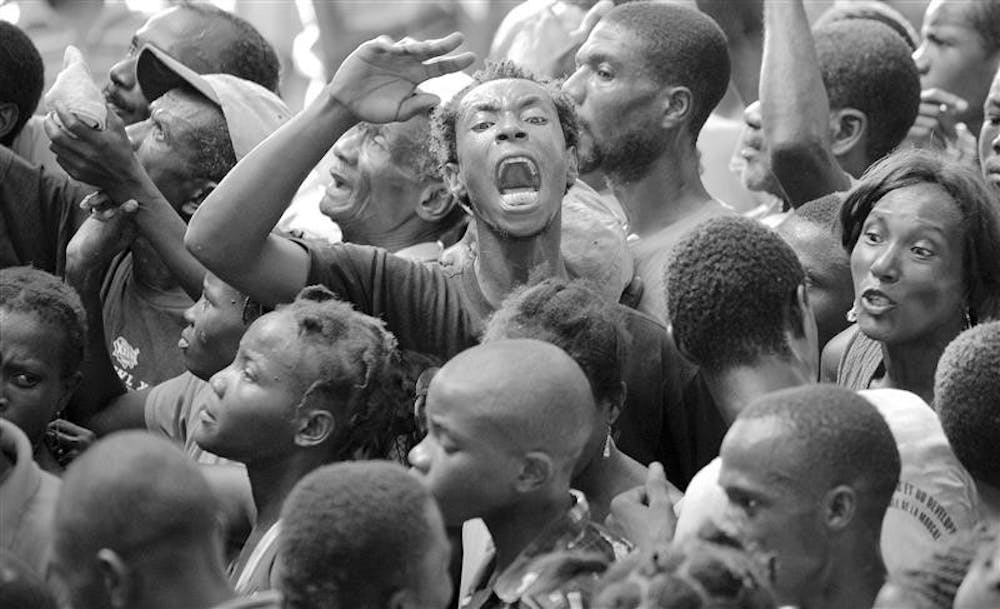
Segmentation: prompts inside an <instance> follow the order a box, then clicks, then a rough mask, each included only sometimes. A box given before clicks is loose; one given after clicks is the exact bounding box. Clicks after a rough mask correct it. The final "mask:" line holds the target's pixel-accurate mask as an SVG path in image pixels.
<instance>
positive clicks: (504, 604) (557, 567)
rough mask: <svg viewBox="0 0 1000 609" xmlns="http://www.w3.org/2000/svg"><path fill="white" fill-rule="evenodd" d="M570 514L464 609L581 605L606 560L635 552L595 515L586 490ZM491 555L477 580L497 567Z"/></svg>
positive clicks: (539, 608) (464, 601)
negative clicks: (600, 523)
mask: <svg viewBox="0 0 1000 609" xmlns="http://www.w3.org/2000/svg"><path fill="white" fill-rule="evenodd" d="M571 492H572V493H573V496H574V498H575V499H576V502H575V503H574V505H573V507H571V508H570V509H569V510H567V511H566V513H565V514H564V515H563V516H561V517H560V518H558V519H557V520H555V521H554V522H552V524H550V525H549V526H548V528H547V529H546V530H545V531H543V532H542V533H541V534H540V535H539V536H538V537H536V538H535V539H534V541H532V542H531V543H530V544H528V546H527V547H526V548H525V549H524V550H522V551H521V553H520V554H519V555H518V557H517V558H516V559H514V562H512V563H511V564H510V566H508V567H507V568H506V569H504V571H503V572H502V573H493V575H492V577H490V578H489V580H488V581H486V583H485V585H482V586H476V588H477V590H476V592H474V593H473V594H472V595H470V596H469V597H467V598H465V599H462V601H461V602H460V607H461V608H462V609H507V608H511V609H513V608H518V609H520V608H526V609H527V608H530V609H577V608H580V609H582V608H583V607H586V606H587V603H588V601H589V599H590V593H591V591H592V589H593V586H594V583H595V582H596V581H597V579H598V577H599V576H600V575H601V574H602V573H603V572H604V570H605V569H606V568H607V565H608V564H610V563H612V562H614V561H615V560H618V559H619V558H622V557H624V556H625V555H626V554H628V553H630V552H631V551H632V549H633V546H632V545H631V544H630V543H629V542H628V541H626V540H625V539H623V538H621V537H618V536H616V535H614V534H613V533H611V532H610V531H608V530H607V529H605V528H603V527H601V526H600V525H597V524H595V523H593V522H591V520H590V509H589V508H588V506H587V501H586V499H585V498H584V496H583V494H582V493H579V492H577V491H571ZM494 560H495V559H490V560H489V561H488V562H487V564H486V567H485V568H484V569H483V570H482V571H481V572H480V575H479V577H477V578H476V579H477V580H478V581H480V582H482V581H483V580H484V578H485V577H487V575H488V574H490V573H491V572H493V569H494V564H495V563H494Z"/></svg>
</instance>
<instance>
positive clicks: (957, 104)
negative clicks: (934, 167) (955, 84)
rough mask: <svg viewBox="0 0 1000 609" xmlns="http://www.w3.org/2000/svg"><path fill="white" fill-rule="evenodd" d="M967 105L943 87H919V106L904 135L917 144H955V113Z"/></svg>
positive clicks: (963, 109) (957, 142)
mask: <svg viewBox="0 0 1000 609" xmlns="http://www.w3.org/2000/svg"><path fill="white" fill-rule="evenodd" d="M968 107H969V103H968V102H967V101H965V100H964V99H962V98H961V97H958V96H957V95H955V94H953V93H949V92H948V91H945V90H943V89H925V90H924V91H921V92H920V110H919V112H918V113H917V118H916V120H915V121H914V122H913V126H912V127H910V131H909V133H908V134H907V136H906V138H907V140H908V141H909V142H910V143H912V144H913V145H914V146H917V147H918V148H926V147H928V146H936V147H939V148H945V147H949V146H956V145H958V144H959V143H960V142H959V133H958V131H957V130H956V126H957V121H958V118H957V117H958V115H960V114H962V113H963V112H965V111H966V110H967V109H968Z"/></svg>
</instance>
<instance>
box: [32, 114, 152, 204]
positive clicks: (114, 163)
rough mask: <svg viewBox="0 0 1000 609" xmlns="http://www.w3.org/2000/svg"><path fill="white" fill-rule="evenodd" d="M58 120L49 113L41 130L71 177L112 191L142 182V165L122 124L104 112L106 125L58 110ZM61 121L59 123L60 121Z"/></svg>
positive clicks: (119, 120)
mask: <svg viewBox="0 0 1000 609" xmlns="http://www.w3.org/2000/svg"><path fill="white" fill-rule="evenodd" d="M58 117H59V122H57V121H56V120H55V118H54V117H53V116H52V115H50V116H48V117H46V119H45V123H44V126H45V133H46V134H47V135H48V136H49V139H50V140H52V143H51V144H50V145H49V148H50V149H51V150H52V152H54V153H55V155H56V160H58V161H59V164H60V165H61V166H62V168H63V169H65V170H66V173H68V174H69V175H70V176H72V177H73V178H75V179H77V180H79V181H81V182H85V183H87V184H91V185H93V186H97V187H98V188H101V189H102V190H105V191H109V192H115V191H117V190H120V189H122V187H125V188H130V187H134V186H135V185H137V184H140V183H142V175H143V169H142V165H141V164H140V163H139V159H138V158H136V156H135V153H134V152H133V150H132V143H131V142H130V141H129V138H128V135H126V133H125V124H124V123H123V122H122V120H121V119H120V118H119V117H118V115H117V114H116V113H114V112H111V111H109V112H108V124H107V128H106V129H103V130H99V129H94V128H93V127H90V126H89V125H87V124H86V123H84V122H83V121H81V120H80V119H78V118H77V117H76V116H74V115H73V114H71V113H68V112H58ZM60 123H61V125H60Z"/></svg>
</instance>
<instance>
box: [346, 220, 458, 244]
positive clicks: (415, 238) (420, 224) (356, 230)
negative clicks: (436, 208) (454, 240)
mask: <svg viewBox="0 0 1000 609" xmlns="http://www.w3.org/2000/svg"><path fill="white" fill-rule="evenodd" d="M340 230H341V233H342V234H343V238H344V242H345V243H357V244H359V245H374V246H375V247H381V248H383V249H386V250H388V251H390V252H393V253H396V252H398V251H399V250H402V249H406V248H408V247H411V246H414V245H417V244H418V243H427V242H434V241H437V240H438V230H437V227H435V226H434V225H432V224H428V223H427V222H424V221H422V220H420V218H419V217H418V216H417V215H416V214H413V215H412V216H410V217H409V218H407V219H406V220H405V221H404V222H403V223H402V224H401V225H399V226H395V227H393V228H392V229H391V230H388V231H386V232H384V233H376V232H372V231H370V230H367V229H366V227H365V223H364V222H362V223H360V224H357V225H356V224H351V223H349V222H343V223H340Z"/></svg>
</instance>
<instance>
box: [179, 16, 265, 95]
mask: <svg viewBox="0 0 1000 609" xmlns="http://www.w3.org/2000/svg"><path fill="white" fill-rule="evenodd" d="M178 6H180V7H181V8H183V9H184V10H187V11H192V12H194V13H196V14H198V15H199V16H201V17H203V18H205V19H206V20H210V19H212V20H214V19H219V20H221V21H223V22H225V23H226V25H227V26H228V27H229V28H230V29H232V30H235V32H234V36H233V38H232V44H230V45H229V46H227V47H226V49H225V50H224V51H223V52H222V54H221V55H220V56H218V57H212V58H208V57H205V56H204V53H203V52H201V51H200V50H199V48H198V44H197V43H198V41H197V39H196V38H195V39H192V40H190V41H189V43H188V44H184V45H182V46H181V49H182V50H178V51H175V54H177V55H185V56H186V55H188V54H194V56H195V57H197V58H198V59H199V61H198V62H195V65H192V66H190V67H191V68H192V69H194V70H195V71H197V72H198V73H200V74H206V73H221V74H232V75H233V76H238V77H239V78H242V79H244V80H249V81H250V82H255V83H257V84H258V85H260V86H262V87H264V88H265V89H267V90H268V91H272V92H275V93H277V91H278V81H279V77H280V68H281V64H280V62H279V61H278V54H277V53H275V51H274V47H272V46H271V44H270V43H269V42H268V41H267V40H266V39H265V38H264V36H262V35H261V33H260V32H259V31H257V28H255V27H254V26H253V25H251V24H250V22H248V21H247V20H246V19H243V18H242V17H239V16H237V15H234V14H233V13H230V12H229V11H225V10H222V9H221V8H219V7H217V6H215V5H213V4H211V3H208V2H197V3H196V2H191V1H189V0H185V1H183V2H180V3H178Z"/></svg>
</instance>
